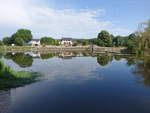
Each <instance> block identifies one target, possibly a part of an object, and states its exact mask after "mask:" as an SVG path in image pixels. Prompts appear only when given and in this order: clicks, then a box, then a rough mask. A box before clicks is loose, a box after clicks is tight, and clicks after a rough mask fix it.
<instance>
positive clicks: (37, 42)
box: [29, 39, 41, 46]
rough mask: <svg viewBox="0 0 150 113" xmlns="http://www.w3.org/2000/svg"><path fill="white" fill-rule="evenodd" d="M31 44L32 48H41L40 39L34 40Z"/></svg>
mask: <svg viewBox="0 0 150 113" xmlns="http://www.w3.org/2000/svg"><path fill="white" fill-rule="evenodd" d="M29 44H31V45H32V46H40V45H41V42H40V39H32V40H31V41H30V42H29Z"/></svg>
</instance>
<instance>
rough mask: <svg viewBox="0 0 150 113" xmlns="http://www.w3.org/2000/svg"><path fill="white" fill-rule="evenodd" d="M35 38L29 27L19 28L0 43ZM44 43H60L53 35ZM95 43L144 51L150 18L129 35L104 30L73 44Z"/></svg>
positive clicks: (149, 34)
mask: <svg viewBox="0 0 150 113" xmlns="http://www.w3.org/2000/svg"><path fill="white" fill-rule="evenodd" d="M32 39H33V36H32V33H31V31H30V30H28V29H19V30H18V31H17V32H16V33H14V34H13V35H12V36H11V37H4V38H3V40H2V41H0V45H11V44H15V45H18V46H23V45H27V44H28V42H29V41H31V40H32ZM41 44H42V45H57V46H58V45H59V40H56V39H54V38H52V37H42V38H41ZM90 44H95V45H98V46H103V47H119V46H124V47H128V50H130V51H131V52H133V53H142V52H144V51H146V50H148V49H149V48H150V20H149V21H147V22H144V23H141V24H140V28H139V29H138V30H137V31H136V32H135V33H132V34H130V35H128V36H114V35H112V34H110V33H109V32H107V31H105V30H102V31H101V32H100V33H98V36H97V37H96V38H93V39H76V43H74V44H73V46H78V45H82V46H86V45H90Z"/></svg>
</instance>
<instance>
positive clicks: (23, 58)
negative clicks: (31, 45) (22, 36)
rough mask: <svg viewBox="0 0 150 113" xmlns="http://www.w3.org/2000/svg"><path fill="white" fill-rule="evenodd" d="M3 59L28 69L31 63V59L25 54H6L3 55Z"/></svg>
mask: <svg viewBox="0 0 150 113" xmlns="http://www.w3.org/2000/svg"><path fill="white" fill-rule="evenodd" d="M4 58H5V59H11V60H12V61H14V62H15V63H16V64H18V65H19V66H20V67H23V68H24V67H30V66H32V63H33V58H32V56H30V55H29V54H25V53H7V54H5V55H4Z"/></svg>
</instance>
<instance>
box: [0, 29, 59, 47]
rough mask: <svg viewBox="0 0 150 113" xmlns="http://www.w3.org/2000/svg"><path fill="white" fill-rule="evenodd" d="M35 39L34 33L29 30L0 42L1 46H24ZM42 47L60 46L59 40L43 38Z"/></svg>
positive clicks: (21, 31)
mask: <svg viewBox="0 0 150 113" xmlns="http://www.w3.org/2000/svg"><path fill="white" fill-rule="evenodd" d="M32 39H33V36H32V32H31V31H30V30H28V29H19V30H17V32H16V33H14V34H13V35H12V36H10V37H4V38H3V40H2V41H1V40H0V45H1V46H2V45H12V44H14V45H17V46H24V45H29V42H30V41H31V40H32ZM41 44H42V45H58V44H59V43H58V40H55V39H53V38H52V37H42V38H41Z"/></svg>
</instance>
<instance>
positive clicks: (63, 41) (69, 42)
mask: <svg viewBox="0 0 150 113" xmlns="http://www.w3.org/2000/svg"><path fill="white" fill-rule="evenodd" d="M60 43H61V45H72V44H73V42H72V41H70V40H62V41H61V42H60Z"/></svg>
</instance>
